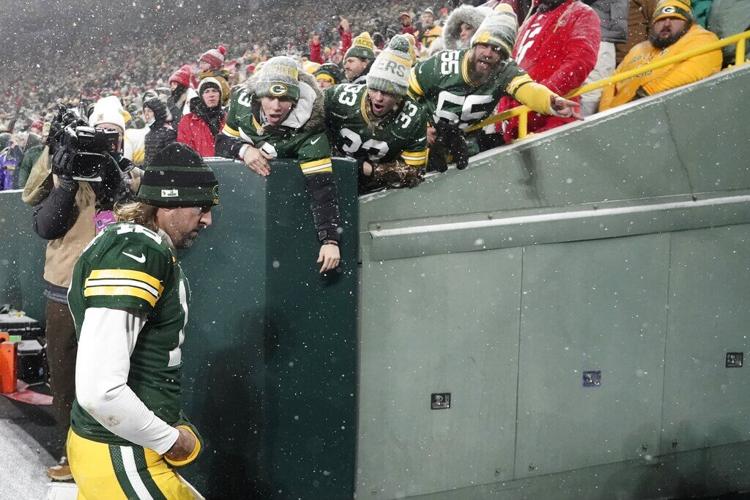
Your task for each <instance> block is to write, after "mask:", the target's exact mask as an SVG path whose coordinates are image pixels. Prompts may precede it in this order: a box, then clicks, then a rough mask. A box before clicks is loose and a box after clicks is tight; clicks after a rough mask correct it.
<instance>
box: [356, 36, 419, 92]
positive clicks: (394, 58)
mask: <svg viewBox="0 0 750 500" xmlns="http://www.w3.org/2000/svg"><path fill="white" fill-rule="evenodd" d="M410 70H411V58H410V57H409V40H407V39H406V38H405V37H403V36H401V35H396V36H394V37H393V38H391V41H390V42H389V43H388V47H386V48H385V49H384V50H383V52H381V53H380V54H379V55H378V57H377V58H376V59H375V62H374V63H372V68H370V72H369V73H368V74H367V88H368V89H371V90H380V91H382V92H387V93H389V94H394V95H398V96H405V95H406V92H407V90H408V89H409V71H410Z"/></svg>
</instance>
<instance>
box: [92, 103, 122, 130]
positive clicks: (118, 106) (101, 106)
mask: <svg viewBox="0 0 750 500" xmlns="http://www.w3.org/2000/svg"><path fill="white" fill-rule="evenodd" d="M129 117H130V114H129V113H128V112H127V111H125V109H124V108H123V107H122V103H121V102H120V99H118V98H117V97H116V96H113V95H111V96H107V97H102V98H101V99H99V100H98V101H96V104H94V110H93V111H92V112H91V116H89V125H91V126H92V127H96V126H97V125H99V124H102V123H113V124H115V125H117V126H118V127H120V128H121V129H122V131H123V132H124V131H125V120H126V118H128V119H129Z"/></svg>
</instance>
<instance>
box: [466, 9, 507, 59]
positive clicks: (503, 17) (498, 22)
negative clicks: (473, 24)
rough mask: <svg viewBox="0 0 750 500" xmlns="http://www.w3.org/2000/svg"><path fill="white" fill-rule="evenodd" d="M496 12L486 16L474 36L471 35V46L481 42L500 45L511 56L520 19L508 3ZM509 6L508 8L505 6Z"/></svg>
mask: <svg viewBox="0 0 750 500" xmlns="http://www.w3.org/2000/svg"><path fill="white" fill-rule="evenodd" d="M500 5H501V6H503V7H504V8H500V6H498V7H497V8H496V9H495V12H494V13H492V14H491V15H489V16H487V17H485V18H484V21H482V24H480V25H479V27H478V28H477V31H476V32H475V33H474V36H472V37H471V46H472V47H473V46H474V45H476V44H478V43H481V44H485V45H492V46H495V47H500V48H501V49H503V50H504V51H505V53H506V54H507V55H508V56H510V53H511V52H512V51H513V45H514V44H515V43H516V31H517V30H518V20H517V19H516V15H515V14H514V13H513V10H512V9H511V8H510V6H508V5H507V4H500ZM505 7H507V8H505Z"/></svg>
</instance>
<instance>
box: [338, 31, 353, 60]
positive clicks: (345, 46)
mask: <svg viewBox="0 0 750 500" xmlns="http://www.w3.org/2000/svg"><path fill="white" fill-rule="evenodd" d="M338 30H339V37H340V38H341V53H342V54H346V51H347V50H349V47H351V46H352V30H351V29H350V30H345V29H344V28H342V27H341V25H339V28H338Z"/></svg>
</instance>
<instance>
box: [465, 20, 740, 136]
mask: <svg viewBox="0 0 750 500" xmlns="http://www.w3.org/2000/svg"><path fill="white" fill-rule="evenodd" d="M747 39H750V31H745V32H743V33H737V34H736V35H732V36H728V37H726V38H722V39H721V40H718V41H716V42H712V43H709V44H707V45H704V46H702V47H699V48H697V49H693V50H689V51H687V52H684V53H682V54H677V55H674V56H670V57H667V58H665V59H662V60H661V61H656V62H653V63H650V64H647V65H645V66H643V67H640V68H636V69H631V70H630V71H625V72H624V73H620V74H618V75H615V76H610V77H608V78H604V79H602V80H597V81H595V82H591V83H589V84H586V85H583V86H581V87H578V88H577V89H576V90H574V91H572V92H570V93H568V94H567V95H566V96H565V97H566V98H570V97H575V96H579V95H581V94H585V93H587V92H591V91H592V90H596V89H601V88H604V87H606V86H608V85H612V84H615V83H618V82H621V81H623V80H627V79H628V78H632V77H634V76H637V75H641V74H643V73H647V72H649V71H652V70H655V69H659V68H662V67H664V66H669V65H670V64H674V63H676V62H680V61H684V60H685V59H690V58H691V57H695V56H697V55H700V54H705V53H706V52H711V51H713V50H716V49H720V48H722V47H726V46H727V45H732V44H736V45H737V50H736V52H735V59H734V62H735V66H741V65H743V64H745V63H746V61H745V44H744V41H745V40H747ZM530 111H531V109H530V108H529V107H528V106H523V105H521V106H516V107H515V108H512V109H509V110H507V111H503V112H502V113H498V114H496V115H492V116H490V117H487V118H485V119H484V120H482V121H481V122H479V123H477V124H475V125H472V126H470V127H467V128H466V132H467V133H468V132H474V131H476V130H480V129H482V128H484V127H486V126H487V125H492V124H495V123H497V122H501V121H503V120H507V119H508V118H512V117H514V116H521V117H524V118H525V117H527V116H528V113H529V112H530ZM527 129H528V126H527V120H525V119H519V123H518V138H519V139H523V138H525V137H526V136H527V135H528V132H527Z"/></svg>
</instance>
